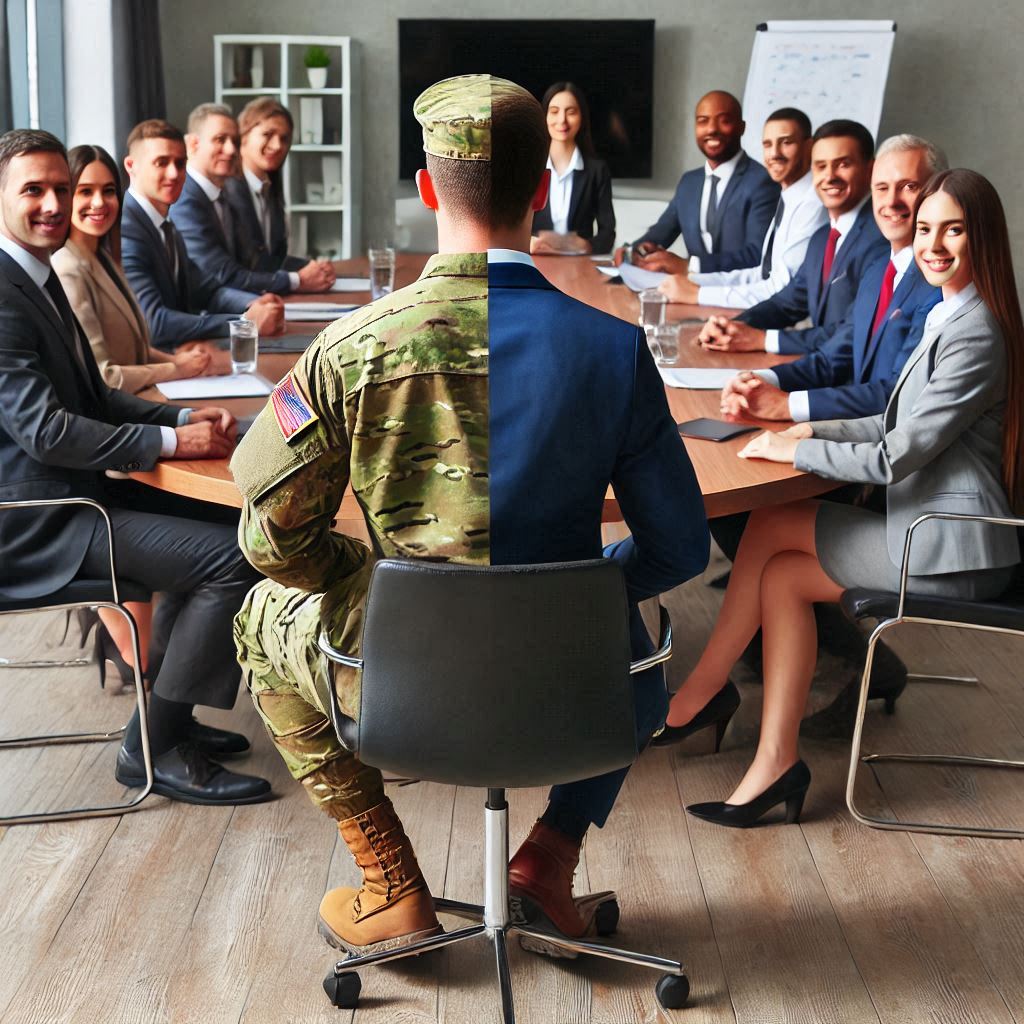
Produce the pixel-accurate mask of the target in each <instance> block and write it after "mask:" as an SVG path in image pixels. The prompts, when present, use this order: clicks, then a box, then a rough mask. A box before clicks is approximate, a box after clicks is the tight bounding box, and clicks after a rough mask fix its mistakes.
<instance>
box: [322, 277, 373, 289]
mask: <svg viewBox="0 0 1024 1024" xmlns="http://www.w3.org/2000/svg"><path fill="white" fill-rule="evenodd" d="M369 290H370V279H369V278H368V277H338V278H335V280H334V284H332V285H331V291H332V292H368V291H369Z"/></svg>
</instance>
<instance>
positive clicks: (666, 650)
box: [629, 606, 672, 676]
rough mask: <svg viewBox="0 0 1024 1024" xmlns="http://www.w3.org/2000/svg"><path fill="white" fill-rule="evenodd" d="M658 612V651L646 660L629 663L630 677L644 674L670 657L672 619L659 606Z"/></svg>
mask: <svg viewBox="0 0 1024 1024" xmlns="http://www.w3.org/2000/svg"><path fill="white" fill-rule="evenodd" d="M658 611H659V612H660V620H661V626H660V633H661V636H660V637H659V638H658V649H657V650H656V651H655V652H654V653H653V654H648V655H647V657H646V658H641V659H640V660H639V661H631V662H630V663H629V674H630V675H631V676H635V675H636V674H637V672H646V671H647V669H649V668H654V666H655V665H660V664H661V663H662V662H665V661H668V659H669V658H671V657H672V619H671V618H670V617H669V614H668V609H667V608H665V607H664V606H659V608H658Z"/></svg>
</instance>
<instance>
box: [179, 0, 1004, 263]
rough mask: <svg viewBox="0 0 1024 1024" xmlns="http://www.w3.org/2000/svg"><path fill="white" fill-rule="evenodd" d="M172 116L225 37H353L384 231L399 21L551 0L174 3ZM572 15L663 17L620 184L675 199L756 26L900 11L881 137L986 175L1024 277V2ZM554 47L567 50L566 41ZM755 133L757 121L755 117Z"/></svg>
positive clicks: (741, 5)
mask: <svg viewBox="0 0 1024 1024" xmlns="http://www.w3.org/2000/svg"><path fill="white" fill-rule="evenodd" d="M161 6H162V18H161V24H162V30H163V50H164V66H165V71H166V76H167V97H168V107H169V110H168V113H169V115H170V117H171V119H172V120H174V121H176V123H178V124H179V125H181V124H184V121H185V118H186V116H187V114H188V111H189V110H190V109H191V108H192V107H193V106H195V104H197V103H200V102H202V101H203V100H209V99H212V98H213V35H214V34H215V33H241V32H246V33H250V32H251V33H282V34H290V35H302V34H314V33H322V34H325V35H327V34H330V35H350V36H352V37H353V38H354V39H356V40H358V42H359V45H360V47H361V52H362V82H361V83H360V89H361V94H362V123H363V182H364V196H363V203H364V215H363V229H364V232H365V233H366V237H370V236H380V235H383V234H387V233H388V226H389V225H390V224H391V222H392V221H393V216H394V215H393V203H394V199H395V197H396V195H408V194H410V192H409V186H408V185H406V184H404V183H403V184H401V185H400V184H399V182H398V180H397V178H398V170H397V168H398V159H397V153H398V129H397V119H396V110H397V105H398V73H397V67H396V65H397V61H398V28H397V19H398V18H402V17H432V16H437V17H452V16H458V17H479V18H487V17H493V16H498V17H508V16H510V15H511V14H513V13H514V14H516V15H520V16H522V17H524V18H543V17H546V16H548V15H550V14H551V13H552V11H553V9H554V8H553V7H552V5H551V3H550V0H518V2H517V3H516V4H515V9H514V12H513V10H512V9H511V8H507V7H504V8H503V7H502V6H501V5H496V4H495V3H493V0H490V2H488V0H463V2H462V3H461V4H460V5H457V6H456V7H453V6H452V5H451V4H450V3H448V2H441V0H384V2H381V0H344V2H340V0H288V2H287V3H282V2H281V0H217V2H216V3H211V2H210V0H164V2H163V3H162V5H161ZM556 7H557V14H558V16H560V17H565V18H587V17H589V18H615V17H623V16H627V17H634V18H640V17H653V18H655V19H656V21H657V35H656V45H655V99H654V102H655V110H654V117H655V143H654V177H653V178H652V179H651V180H650V181H644V182H616V187H617V188H618V189H619V190H620V191H621V192H623V193H627V194H632V195H639V194H644V193H647V194H650V193H651V192H654V193H656V194H659V195H667V194H669V193H670V191H671V189H672V188H673V187H674V186H675V183H676V181H677V179H678V177H679V174H680V172H681V170H682V169H683V168H685V167H690V166H694V165H695V164H696V163H697V162H698V153H697V149H696V146H695V144H694V142H693V130H692V111H693V106H694V104H695V102H696V100H697V99H698V98H699V96H700V95H701V94H702V93H703V92H704V91H706V90H707V89H709V88H712V87H718V88H724V89H729V90H731V91H733V92H735V93H736V94H737V95H742V93H743V86H744V83H745V82H746V75H747V65H748V63H749V60H750V49H751V45H752V42H753V32H754V26H755V25H756V24H757V22H759V21H765V20H772V19H785V18H843V17H850V16H855V17H858V18H895V19H896V21H897V24H898V31H897V33H896V43H895V47H894V50H893V57H892V67H891V70H890V74H889V84H888V89H887V91H886V101H885V110H884V113H883V117H882V125H881V132H880V135H881V136H882V137H884V136H886V135H891V134H893V133H895V132H904V131H909V132H914V133H915V134H918V135H924V136H925V137H927V138H930V139H932V140H933V141H935V142H937V143H938V144H939V145H941V146H943V147H944V148H945V149H946V151H947V153H948V154H949V158H950V161H951V163H952V164H953V165H954V166H957V165H960V166H964V165H966V166H969V167H973V168H974V169H975V170H978V171H981V172H982V173H983V174H985V175H987V176H988V177H989V178H990V179H991V180H992V182H993V183H994V184H995V186H996V187H997V188H998V189H999V192H1000V195H1001V196H1002V198H1003V202H1004V204H1005V206H1006V209H1007V213H1008V217H1009V221H1010V231H1011V238H1012V241H1013V246H1014V254H1015V256H1016V263H1017V270H1018V280H1024V174H1022V173H1021V169H1020V168H1021V164H1022V160H1021V155H1022V151H1024V140H1022V132H1021V128H1022V103H1024V61H1021V59H1020V39H1021V35H1022V31H1024V3H1022V2H1021V0H973V2H971V3H964V2H963V0H859V3H858V4H857V5H856V9H853V8H852V7H851V4H850V3H849V0H773V2H772V3H770V4H765V3H761V2H754V0H688V2H686V3H681V2H680V0H648V2H647V3H646V4H643V5H640V6H639V7H637V6H633V7H631V8H629V9H628V10H625V9H624V8H623V6H622V4H621V3H620V2H618V0H586V2H583V0H562V2H561V3H560V4H557V5H556ZM552 45H554V46H557V41H553V43H552ZM750 130H757V129H756V128H754V127H753V126H752V127H751V129H750Z"/></svg>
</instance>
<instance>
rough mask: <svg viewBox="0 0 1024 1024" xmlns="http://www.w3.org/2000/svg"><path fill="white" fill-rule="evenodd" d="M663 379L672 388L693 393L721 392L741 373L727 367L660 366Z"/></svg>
mask: <svg viewBox="0 0 1024 1024" xmlns="http://www.w3.org/2000/svg"><path fill="white" fill-rule="evenodd" d="M658 372H659V373H660V374H661V379H662V380H663V381H664V382H665V383H666V384H667V385H668V386H669V387H670V388H689V389H690V390H692V391H721V390H722V388H724V387H725V385H726V384H728V383H729V381H731V380H732V379H733V377H735V376H736V374H737V373H739V372H740V371H739V370H738V369H728V368H726V367H717V366H716V367H706V366H684V367H665V366H659V367H658Z"/></svg>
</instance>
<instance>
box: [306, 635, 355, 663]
mask: <svg viewBox="0 0 1024 1024" xmlns="http://www.w3.org/2000/svg"><path fill="white" fill-rule="evenodd" d="M316 645H317V647H319V648H320V653H321V654H323V655H324V656H325V657H326V658H327V660H328V661H334V662H337V664H339V665H346V666H348V667H349V668H357V669H361V668H362V667H363V659H362V658H353V657H352V655H351V654H345V653H344V651H339V650H338V648H337V647H335V646H334V645H333V644H332V643H331V641H330V640H328V639H327V634H326V633H321V634H320V636H319V637H318V638H317V641H316Z"/></svg>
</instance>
